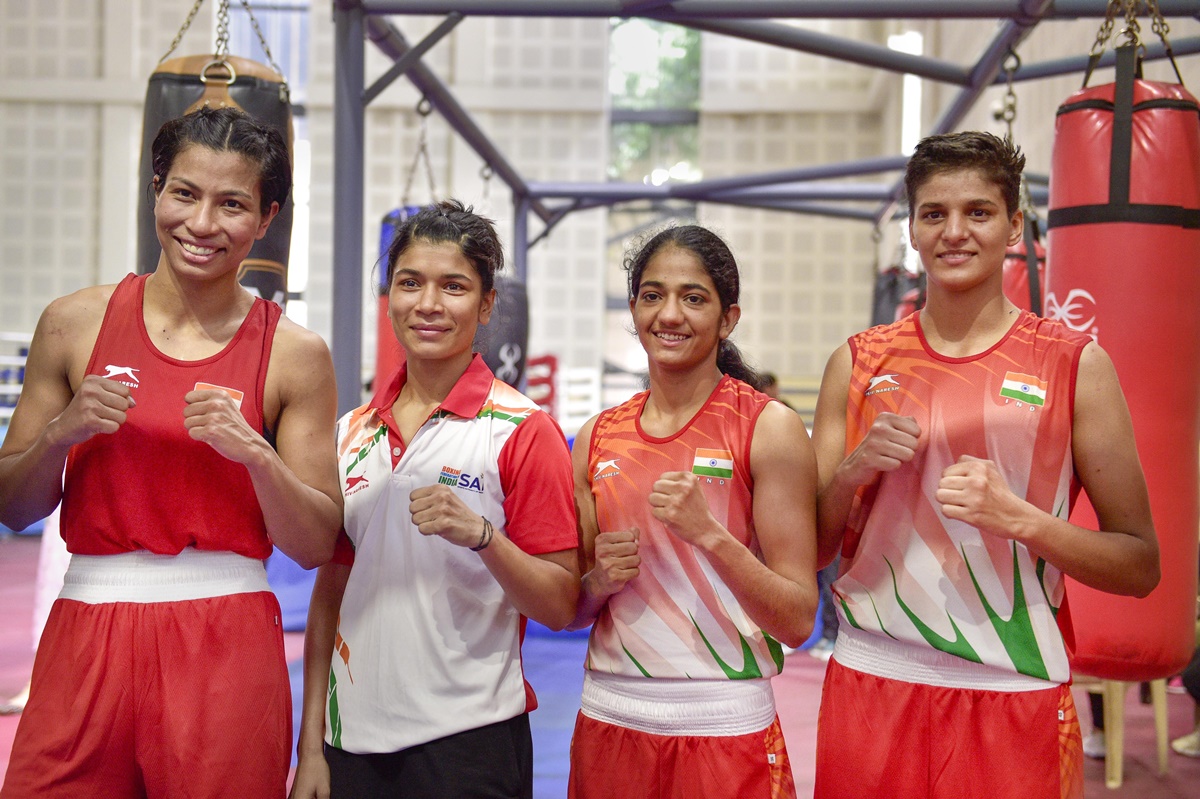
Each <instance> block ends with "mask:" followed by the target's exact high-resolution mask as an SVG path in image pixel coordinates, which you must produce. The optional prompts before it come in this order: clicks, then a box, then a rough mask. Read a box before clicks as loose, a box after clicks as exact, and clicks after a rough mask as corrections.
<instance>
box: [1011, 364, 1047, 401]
mask: <svg viewBox="0 0 1200 799" xmlns="http://www.w3.org/2000/svg"><path fill="white" fill-rule="evenodd" d="M1049 385H1050V384H1049V383H1047V382H1046V381H1045V380H1039V379H1038V378H1036V377H1034V376H1033V375H1023V374H1020V373H1019V372H1005V373H1004V384H1003V385H1002V386H1000V396H1002V397H1008V398H1009V399H1015V400H1020V401H1021V402H1027V403H1029V404H1030V405H1045V404H1046V387H1047V386H1049Z"/></svg>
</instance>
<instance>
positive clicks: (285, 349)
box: [271, 316, 330, 368]
mask: <svg viewBox="0 0 1200 799" xmlns="http://www.w3.org/2000/svg"><path fill="white" fill-rule="evenodd" d="M271 353H272V356H274V355H275V354H279V355H282V356H284V357H285V358H287V359H289V360H291V359H296V358H299V359H309V358H316V359H322V360H330V355H329V345H328V344H326V343H325V339H323V338H321V337H320V336H319V335H317V334H316V333H314V332H312V331H311V330H309V329H308V328H306V327H301V326H300V325H298V324H296V323H295V322H293V321H292V320H291V319H288V318H287V317H286V316H281V317H279V326H278V327H276V328H275V341H274V343H273V344H272V346H271ZM301 365H305V366H306V367H307V368H312V367H317V366H319V364H317V363H309V364H304V363H303V360H301Z"/></svg>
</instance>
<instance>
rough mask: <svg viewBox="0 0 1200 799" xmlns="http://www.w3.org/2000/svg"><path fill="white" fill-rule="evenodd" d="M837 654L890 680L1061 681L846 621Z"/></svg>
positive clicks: (959, 684)
mask: <svg viewBox="0 0 1200 799" xmlns="http://www.w3.org/2000/svg"><path fill="white" fill-rule="evenodd" d="M833 658H834V660H836V661H837V662H838V663H840V664H842V665H843V666H845V667H846V668H850V669H854V670H855V671H861V672H864V673H866V674H873V675H875V676H876V677H883V678H884V679H888V680H900V681H901V682H911V683H920V684H922V685H936V686H939V687H941V688H972V689H979V690H983V691H1003V692H1017V691H1041V690H1044V689H1046V688H1051V687H1053V686H1054V685H1056V684H1057V683H1052V682H1049V681H1047V680H1040V679H1038V678H1037V677H1029V676H1027V675H1025V674H1019V673H1017V672H1015V671H1005V670H1004V669H1000V668H997V667H995V666H988V665H984V664H981V663H972V662H971V661H968V660H963V659H962V658H960V657H957V656H955V655H951V654H948V653H946V652H940V651H938V650H936V649H931V648H930V647H926V646H918V645H916V644H910V643H907V642H905V641H896V640H893V639H891V638H887V637H885V636H882V635H874V634H872V633H868V632H864V631H862V630H857V629H855V628H853V627H851V626H850V625H849V624H846V623H845V622H843V623H842V625H841V627H839V628H838V635H837V641H836V642H835V643H834V645H833Z"/></svg>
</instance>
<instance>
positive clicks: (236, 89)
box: [137, 55, 293, 305]
mask: <svg viewBox="0 0 1200 799" xmlns="http://www.w3.org/2000/svg"><path fill="white" fill-rule="evenodd" d="M205 105H209V106H213V107H221V106H227V105H231V106H236V107H237V108H240V109H242V110H243V111H245V112H246V113H247V114H249V115H250V116H252V117H254V118H255V119H256V120H258V121H259V122H260V123H261V124H264V125H266V126H268V127H271V128H274V129H275V130H277V131H279V133H280V135H282V136H283V140H284V141H286V142H287V143H288V150H289V153H290V151H291V147H292V108H291V104H290V102H289V100H288V93H287V83H286V82H285V81H284V79H283V76H282V75H280V74H279V73H278V72H276V71H275V70H273V69H271V68H270V67H267V66H264V65H263V64H259V63H258V62H256V61H251V60H249V59H245V58H238V57H236V56H216V55H196V56H184V57H182V58H172V59H171V60H169V61H164V62H163V63H161V64H159V65H158V68H157V69H156V70H155V71H154V74H152V75H151V76H150V83H149V86H147V88H146V106H145V112H144V115H143V118H142V162H141V170H140V173H139V174H140V185H141V186H142V188H143V189H144V190H145V192H146V197H145V198H144V201H143V202H140V203H139V204H138V206H139V208H138V254H137V271H138V273H139V274H146V273H148V272H153V271H154V270H155V268H157V266H158V258H159V255H160V254H161V252H162V246H161V245H160V244H159V242H158V235H157V233H156V232H155V229H154V207H153V198H154V195H153V189H152V188H151V182H152V180H153V178H154V167H153V163H152V161H151V155H150V148H151V145H153V143H154V137H155V136H157V135H158V130H159V128H161V127H162V125H163V124H164V123H165V122H167V121H168V120H170V119H174V118H175V117H178V116H182V115H184V114H186V113H188V112H189V111H194V110H196V109H197V108H201V107H203V106H205ZM292 207H293V206H292V198H291V196H290V195H289V197H288V199H287V202H285V203H284V204H283V207H282V208H280V209H279V214H278V215H277V216H276V217H275V220H274V221H273V222H272V223H271V227H270V228H268V230H267V235H265V236H264V237H263V238H262V239H260V240H259V241H256V242H255V243H254V247H253V248H252V249H251V250H250V254H249V255H247V256H246V260H244V261H242V266H241V269H240V270H239V272H238V280H239V281H240V282H241V284H242V285H243V286H245V287H246V288H247V289H249V290H250V291H251V292H252V293H254V294H257V295H258V296H259V297H262V298H263V299H266V300H273V301H275V302H276V303H278V304H280V305H283V304H284V301H285V300H286V298H287V262H288V250H289V248H290V246H291V238H292Z"/></svg>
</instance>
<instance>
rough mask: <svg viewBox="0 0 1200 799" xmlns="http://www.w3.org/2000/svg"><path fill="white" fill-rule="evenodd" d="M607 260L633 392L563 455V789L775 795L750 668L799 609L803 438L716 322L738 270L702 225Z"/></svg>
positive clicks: (812, 604)
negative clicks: (632, 356)
mask: <svg viewBox="0 0 1200 799" xmlns="http://www.w3.org/2000/svg"><path fill="white" fill-rule="evenodd" d="M625 269H626V271H627V272H628V275H629V308H630V310H631V311H632V313H633V321H634V327H635V328H636V330H637V335H638V338H639V340H640V341H641V344H642V347H643V348H644V349H645V350H646V354H647V356H648V358H649V378H650V380H649V390H647V391H644V392H642V393H640V394H638V395H636V396H635V397H633V398H632V399H630V400H629V401H628V402H625V403H624V404H622V405H619V406H617V407H616V408H611V409H609V410H607V411H604V412H602V413H601V414H600V415H598V416H596V417H594V418H593V419H591V420H590V421H589V422H588V423H587V424H586V425H584V427H583V429H582V430H580V432H579V435H578V436H577V437H576V440H575V446H574V452H573V455H572V461H573V464H574V470H575V497H576V506H577V507H578V510H579V516H580V531H581V532H580V536H581V538H580V543H581V546H582V564H581V565H582V569H583V571H584V572H585V576H584V578H583V587H582V590H581V593H580V598H579V605H578V613H577V616H576V619H575V622H574V626H575V627H577V628H578V627H585V626H587V625H588V624H593V623H594V626H593V628H592V633H591V638H590V640H589V643H588V655H587V661H586V663H585V664H584V665H585V669H586V671H585V679H584V689H583V701H582V707H581V710H580V713H579V716H578V718H577V720H576V725H575V736H574V740H573V742H572V745H571V776H570V788H569V791H570V793H569V795H570V796H571V797H573V799H586V798H587V797H608V796H639V795H645V794H646V792H647V790H648V786H650V785H657V786H660V787H661V788H662V789H663V792H664V793H666V794H669V795H694V796H705V797H739V799H741V798H743V797H762V799H768V798H770V799H774V798H775V797H794V796H795V787H794V785H793V782H792V770H791V764H790V763H789V761H788V758H787V750H786V747H785V746H784V742H783V736H782V734H781V732H780V728H779V719H778V717H777V715H776V713H775V703H774V698H773V696H772V693H771V686H770V678H771V677H773V676H775V675H776V674H778V673H779V671H780V669H781V668H782V667H783V645H787V646H797V645H798V644H800V643H801V642H802V641H804V640H805V639H806V638H807V637H808V635H809V633H810V632H811V630H812V626H813V617H814V614H815V611H816V607H817V585H816V564H815V560H816V543H815V542H816V538H815V535H816V526H815V525H816V523H815V508H816V501H815V496H816V462H815V459H814V456H813V450H812V446H811V444H810V443H809V440H808V435H807V433H806V431H805V429H804V424H803V423H802V422H801V420H800V417H799V416H797V415H796V414H795V413H793V412H792V411H790V410H789V409H788V408H786V407H785V406H783V405H782V404H780V403H778V402H775V401H773V400H771V398H770V397H768V396H766V395H765V394H762V393H760V392H758V391H757V390H755V389H754V388H752V387H751V385H750V382H751V381H756V380H757V375H755V373H754V372H753V370H751V369H750V368H749V367H747V366H746V364H745V363H744V362H743V360H742V357H741V354H740V353H739V352H738V350H737V347H735V346H734V345H733V343H732V342H730V341H729V340H728V337H729V335H730V334H731V333H732V332H733V329H734V327H735V326H736V325H737V322H738V318H739V316H740V314H741V309H740V308H739V307H738V305H737V301H738V288H739V286H738V269H737V263H736V262H735V261H734V258H733V255H732V253H730V251H729V248H728V247H727V246H726V245H725V243H724V242H723V241H721V239H720V238H719V237H718V236H716V235H715V234H713V233H712V232H711V231H709V230H706V229H705V228H702V227H698V226H694V225H689V226H684V227H675V228H669V229H667V230H664V231H662V232H660V233H658V234H657V235H655V236H654V237H652V238H651V239H650V240H649V241H648V242H647V243H646V244H645V245H644V246H643V247H641V248H640V249H639V250H638V251H637V252H635V253H633V254H632V255H631V256H630V257H629V258H627V260H626V265H625Z"/></svg>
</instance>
